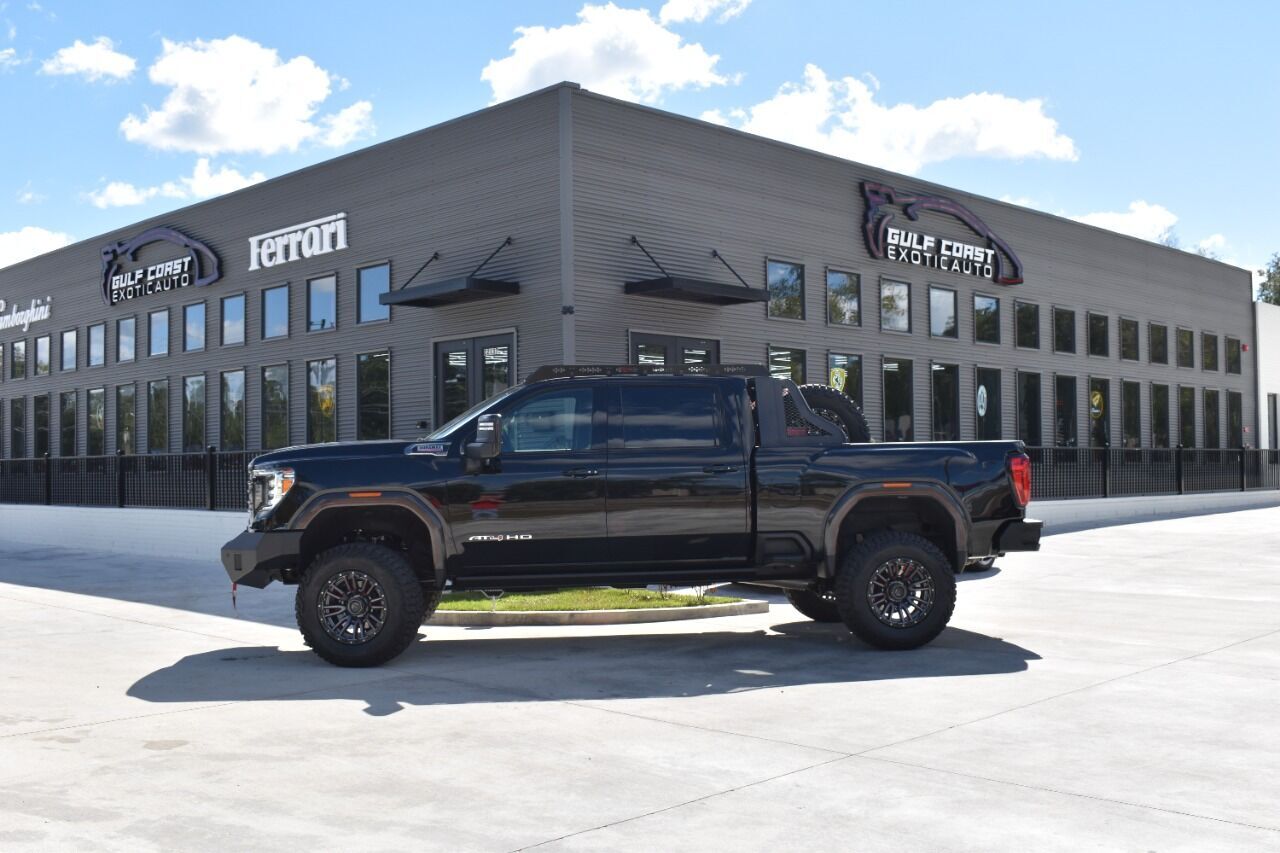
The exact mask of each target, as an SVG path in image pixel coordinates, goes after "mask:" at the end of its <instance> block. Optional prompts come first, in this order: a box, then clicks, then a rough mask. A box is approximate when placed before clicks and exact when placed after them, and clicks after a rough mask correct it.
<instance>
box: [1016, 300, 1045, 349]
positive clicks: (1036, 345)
mask: <svg viewBox="0 0 1280 853" xmlns="http://www.w3.org/2000/svg"><path fill="white" fill-rule="evenodd" d="M1013 326H1014V339H1013V343H1014V345H1015V346H1018V347H1022V348H1023V349H1040V306H1039V305H1033V304H1031V303H1030V302H1014V303H1013Z"/></svg>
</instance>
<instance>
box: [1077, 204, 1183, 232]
mask: <svg viewBox="0 0 1280 853" xmlns="http://www.w3.org/2000/svg"><path fill="white" fill-rule="evenodd" d="M1071 218H1072V219H1074V220H1076V221H1077V222H1084V223H1086V224H1088V225H1096V226H1098V227H1099V228H1106V229H1107V230H1109V231H1118V232H1120V233H1121V234H1128V235H1129V236H1130V237H1140V238H1141V239H1143V240H1158V239H1160V238H1161V237H1162V236H1164V235H1165V234H1168V233H1170V229H1172V228H1173V226H1174V225H1176V224H1177V223H1178V215H1177V214H1176V213H1174V212H1173V211H1172V210H1169V208H1167V207H1165V206H1164V205H1160V204H1148V203H1147V202H1145V201H1142V200H1141V199H1139V200H1138V201H1134V202H1130V204H1129V208H1128V210H1122V211H1099V212H1098V213H1086V214H1084V215H1083V216H1073V217H1071Z"/></svg>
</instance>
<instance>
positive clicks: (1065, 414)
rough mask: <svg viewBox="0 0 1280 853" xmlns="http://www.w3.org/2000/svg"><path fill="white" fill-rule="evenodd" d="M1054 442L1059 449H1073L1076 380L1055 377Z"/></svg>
mask: <svg viewBox="0 0 1280 853" xmlns="http://www.w3.org/2000/svg"><path fill="white" fill-rule="evenodd" d="M1053 420H1054V442H1055V443H1056V444H1057V445H1058V446H1059V447H1075V446H1076V444H1077V434H1076V378H1075V377H1074V376H1057V377H1054V382H1053Z"/></svg>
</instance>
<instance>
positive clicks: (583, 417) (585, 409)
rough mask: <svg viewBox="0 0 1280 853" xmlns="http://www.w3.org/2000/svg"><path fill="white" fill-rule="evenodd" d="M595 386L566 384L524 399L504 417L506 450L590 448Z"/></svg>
mask: <svg viewBox="0 0 1280 853" xmlns="http://www.w3.org/2000/svg"><path fill="white" fill-rule="evenodd" d="M594 399H595V392H594V390H593V389H591V388H589V387H588V388H565V389H562V390H559V391H552V392H549V393H546V394H539V395H538V396H536V397H533V398H531V399H526V400H522V401H520V402H519V403H517V404H516V405H515V406H514V407H512V408H511V410H510V411H509V412H507V413H506V414H504V415H503V418H502V452H503V453H542V452H547V451H560V452H564V451H572V450H587V449H588V448H590V447H591V412H592V408H593V401H594Z"/></svg>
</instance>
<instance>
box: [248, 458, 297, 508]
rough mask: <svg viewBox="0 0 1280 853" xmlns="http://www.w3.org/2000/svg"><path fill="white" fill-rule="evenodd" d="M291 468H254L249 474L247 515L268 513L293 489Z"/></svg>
mask: <svg viewBox="0 0 1280 853" xmlns="http://www.w3.org/2000/svg"><path fill="white" fill-rule="evenodd" d="M293 482H294V474H293V469H292V468H255V469H253V471H251V472H250V474H249V483H250V487H249V514H250V515H252V516H254V517H257V516H258V515H259V514H261V513H264V512H270V511H271V510H273V509H275V508H276V505H277V504H279V503H280V501H282V500H283V499H284V496H285V495H287V494H289V490H290V489H292V488H293Z"/></svg>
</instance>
